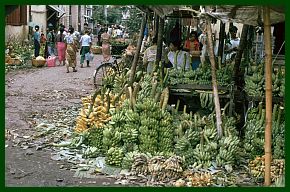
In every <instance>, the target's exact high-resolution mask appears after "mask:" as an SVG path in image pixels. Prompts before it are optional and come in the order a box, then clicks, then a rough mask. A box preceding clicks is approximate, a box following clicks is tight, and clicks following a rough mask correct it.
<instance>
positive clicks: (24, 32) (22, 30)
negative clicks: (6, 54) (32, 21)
mask: <svg viewBox="0 0 290 192" xmlns="http://www.w3.org/2000/svg"><path fill="white" fill-rule="evenodd" d="M10 37H16V38H17V39H19V41H23V40H25V39H27V38H28V26H27V25H21V26H11V25H6V26H5V42H7V41H8V40H9V38H10Z"/></svg>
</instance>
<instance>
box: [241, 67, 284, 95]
mask: <svg viewBox="0 0 290 192" xmlns="http://www.w3.org/2000/svg"><path fill="white" fill-rule="evenodd" d="M245 91H246V93H247V94H248V96H252V97H263V96H264V93H265V75H264V65H263V63H262V64H260V65H250V66H249V67H248V68H247V72H246V73H245ZM272 94H273V96H274V97H284V94H285V72H284V71H283V70H282V69H281V66H279V68H278V70H273V74H272Z"/></svg>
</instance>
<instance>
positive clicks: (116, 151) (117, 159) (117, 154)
mask: <svg viewBox="0 0 290 192" xmlns="http://www.w3.org/2000/svg"><path fill="white" fill-rule="evenodd" d="M123 157H124V152H123V150H122V149H121V148H118V147H111V148H110V149H109V150H108V152H107V155H106V159H105V161H106V164H107V165H114V166H118V167H120V166H121V165H122V161H123Z"/></svg>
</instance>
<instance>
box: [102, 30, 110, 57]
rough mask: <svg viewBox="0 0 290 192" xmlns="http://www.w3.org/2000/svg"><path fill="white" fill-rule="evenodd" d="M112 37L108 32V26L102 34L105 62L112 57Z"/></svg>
mask: <svg viewBox="0 0 290 192" xmlns="http://www.w3.org/2000/svg"><path fill="white" fill-rule="evenodd" d="M110 38H111V36H110V35H109V33H108V28H105V29H104V33H103V34H102V35H101V42H102V54H103V59H104V62H107V61H109V60H110V58H111V50H110Z"/></svg>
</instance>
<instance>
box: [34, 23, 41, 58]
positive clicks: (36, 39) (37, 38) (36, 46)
mask: <svg viewBox="0 0 290 192" xmlns="http://www.w3.org/2000/svg"><path fill="white" fill-rule="evenodd" d="M34 29H35V32H34V33H33V39H34V57H38V56H39V51H40V33H39V26H38V25H36V26H35V27H34Z"/></svg>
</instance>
